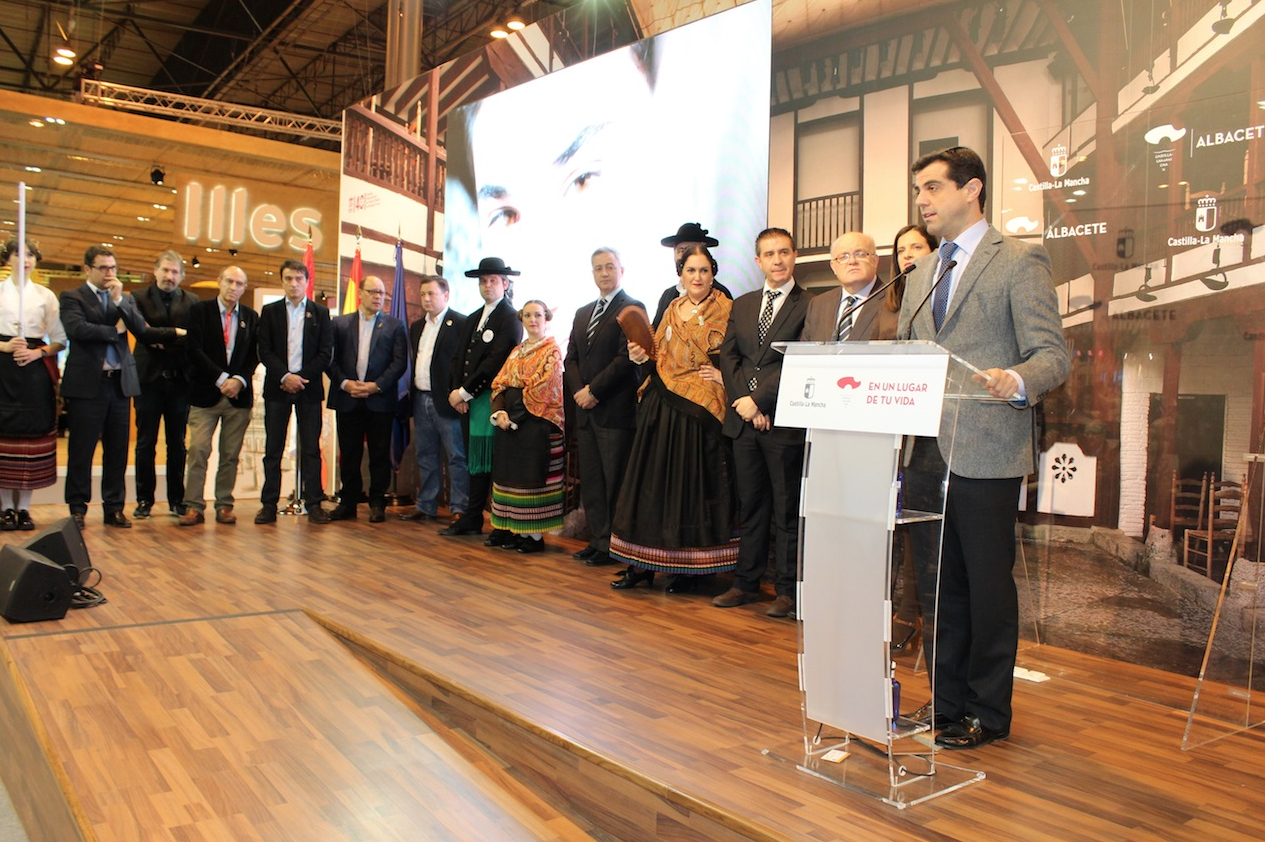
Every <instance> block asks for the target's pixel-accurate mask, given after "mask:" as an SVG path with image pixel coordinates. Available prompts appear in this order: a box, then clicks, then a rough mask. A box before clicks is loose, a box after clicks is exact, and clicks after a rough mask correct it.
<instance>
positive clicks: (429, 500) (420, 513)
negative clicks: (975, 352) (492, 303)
mask: <svg viewBox="0 0 1265 842" xmlns="http://www.w3.org/2000/svg"><path fill="white" fill-rule="evenodd" d="M448 292H449V290H448V281H447V280H446V279H444V278H443V277H441V276H439V275H428V276H426V277H424V278H422V284H421V293H422V313H423V315H422V318H420V319H418V320H417V321H415V322H413V324H412V325H411V326H410V327H409V353H411V354H413V382H412V383H410V384H409V399H410V400H411V401H412V408H413V448H414V451H415V453H416V455H417V505H416V506H415V507H414V509H413V511H411V512H408V513H407V514H402V515H400V520H411V521H424V520H434V519H435V518H436V517H438V515H439V507H438V505H437V504H436V502H435V501H436V499H437V498H438V497H439V486H440V479H441V477H440V470H439V454H440V452H441V451H442V452H443V456H444V462H445V464H447V466H448V511H449V512H450V513H451V514H452V517H453V519H454V520H455V519H456V518H457V517H458V516H460V515H461V513H463V512H465V511H466V509H467V507H468V500H469V496H470V472H469V471H468V470H467V469H466V444H465V441H464V440H463V439H462V435H461V416H460V415H458V414H457V410H456V409H454V408H453V407H452V405H451V404H450V403H448V393H449V392H451V391H452V364H453V360H455V359H456V358H457V348H458V343H459V342H460V341H461V333H462V331H463V330H464V329H465V326H466V317H465V316H463V315H461V314H460V313H454V312H452V311H451V310H449V309H448Z"/></svg>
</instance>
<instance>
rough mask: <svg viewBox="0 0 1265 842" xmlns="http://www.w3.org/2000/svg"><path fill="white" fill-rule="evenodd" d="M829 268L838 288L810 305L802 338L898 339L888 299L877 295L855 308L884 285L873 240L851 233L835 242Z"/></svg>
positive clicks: (825, 339)
mask: <svg viewBox="0 0 1265 842" xmlns="http://www.w3.org/2000/svg"><path fill="white" fill-rule="evenodd" d="M830 269H831V271H833V272H834V273H835V277H836V278H838V279H839V286H837V287H835V288H834V289H832V290H829V291H827V292H823V293H821V294H820V295H818V296H817V297H815V298H814V299H813V300H812V301H811V302H810V303H809V305H808V318H807V319H806V320H805V321H804V333H803V335H802V336H801V337H800V339H802V340H804V341H806V342H843V341H848V342H865V341H869V340H872V339H895V338H896V325H897V321H898V314H897V313H895V312H893V311H892V310H889V309H887V304H886V296H884V295H877V296H875V297H874V298H873V299H872V300H870V301H869V302H867V303H866V304H865V305H864V306H862V307H861V308H860V309H855V308H856V305H857V304H860V303H861V302H862V301H865V299H866V298H867V297H868V296H869V295H870V294H872V293H873V292H874V291H875V290H877V289H878V288H879V287H881V286H882V284H881V283H879V280H878V253H877V251H876V250H875V247H874V238H873V237H871V236H870V235H869V234H863V233H861V232H860V231H849V232H848V233H846V234H844V235H843V236H841V237H839V238H838V239H836V240H835V241H834V243H832V244H831V246H830ZM849 311H851V312H850V313H849Z"/></svg>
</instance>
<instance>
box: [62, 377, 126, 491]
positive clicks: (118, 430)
mask: <svg viewBox="0 0 1265 842" xmlns="http://www.w3.org/2000/svg"><path fill="white" fill-rule="evenodd" d="M111 374H112V375H113V376H112V377H108V378H107V377H105V376H104V374H103V375H102V380H101V389H100V391H98V392H97V396H96V397H95V398H68V399H67V406H66V411H67V413H68V414H69V416H70V418H69V428H70V440H69V442H68V444H67V450H66V505H67V506H69V507H70V511H71V513H72V514H73V513H76V512H78V513H80V514H83V513H86V512H87V511H88V504H89V503H91V502H92V455H93V454H94V453H96V451H97V442H101V506H102V508H103V509H104V510H105V513H106V514H107V515H109V514H113V513H114V512H121V511H123V502H124V499H125V495H126V487H125V486H124V481H125V477H126V473H127V440H128V428H129V427H130V426H131V419H132V402H131V401H130V400H129V399H128V398H127V397H126V396H125V395H124V394H123V379H122V374H121V373H119V372H117V371H116V372H111Z"/></svg>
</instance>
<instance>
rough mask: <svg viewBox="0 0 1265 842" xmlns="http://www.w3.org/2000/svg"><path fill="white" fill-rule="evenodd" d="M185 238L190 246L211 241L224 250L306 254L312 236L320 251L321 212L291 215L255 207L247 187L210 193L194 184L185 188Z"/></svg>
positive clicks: (264, 204)
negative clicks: (283, 250)
mask: <svg viewBox="0 0 1265 842" xmlns="http://www.w3.org/2000/svg"><path fill="white" fill-rule="evenodd" d="M182 199H183V201H184V230H183V233H184V238H185V240H186V241H187V242H189V243H198V242H201V241H209V242H210V243H211V244H212V245H216V246H222V247H224V248H238V247H240V246H243V245H246V246H248V247H255V248H259V249H263V250H265V251H271V250H273V249H279V248H281V247H282V246H287V245H288V246H289V247H290V248H291V249H293V250H294V251H302V250H303V249H304V248H305V247H306V246H307V242H308V231H309V230H310V231H311V233H312V248H313V249H316V250H320V247H321V242H322V236H321V229H320V224H321V216H322V215H321V212H320V211H319V210H317V209H316V208H312V207H300V208H294V209H293V210H290V211H289V212H288V213H287V211H286V210H285V209H283V208H282V207H281V206H280V205H276V204H273V203H271V202H262V203H259V204H254V205H252V204H251V201H250V196H249V192H248V191H247V189H246V188H245V187H236V188H234V189H232V190H231V191H230V190H229V188H228V187H226V186H225V185H223V184H217V185H215V186H213V187H211V188H210V189H209V190H208V189H206V188H204V187H203V186H202V185H201V184H200V183H198V182H196V181H191V182H189V183H188V184H186V185H185V188H184V192H183V194H182Z"/></svg>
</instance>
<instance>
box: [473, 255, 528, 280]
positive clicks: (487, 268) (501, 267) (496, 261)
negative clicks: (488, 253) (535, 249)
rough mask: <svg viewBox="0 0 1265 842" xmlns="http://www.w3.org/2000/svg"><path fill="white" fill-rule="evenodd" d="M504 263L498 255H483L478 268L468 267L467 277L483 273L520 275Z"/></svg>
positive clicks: (478, 275)
mask: <svg viewBox="0 0 1265 842" xmlns="http://www.w3.org/2000/svg"><path fill="white" fill-rule="evenodd" d="M521 274H523V273H522V272H517V271H515V270H513V269H511V268H510V267H508V266H506V265H505V261H504V260H502V259H501V258H499V257H485V258H483V259H482V260H480V261H479V268H478V269H470V270H468V271H467V272H466V277H467V278H479V277H482V276H484V275H521Z"/></svg>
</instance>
